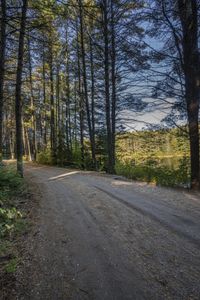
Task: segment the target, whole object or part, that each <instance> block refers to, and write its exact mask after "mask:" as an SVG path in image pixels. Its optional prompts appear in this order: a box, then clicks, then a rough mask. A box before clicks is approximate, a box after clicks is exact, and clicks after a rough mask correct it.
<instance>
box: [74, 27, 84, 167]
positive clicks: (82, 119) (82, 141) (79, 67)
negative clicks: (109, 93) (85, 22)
mask: <svg viewBox="0 0 200 300" xmlns="http://www.w3.org/2000/svg"><path fill="white" fill-rule="evenodd" d="M76 30H77V63H78V96H79V122H80V143H81V167H82V169H84V168H85V148H84V107H83V96H82V89H81V65H80V51H79V39H78V25H77V24H76Z"/></svg>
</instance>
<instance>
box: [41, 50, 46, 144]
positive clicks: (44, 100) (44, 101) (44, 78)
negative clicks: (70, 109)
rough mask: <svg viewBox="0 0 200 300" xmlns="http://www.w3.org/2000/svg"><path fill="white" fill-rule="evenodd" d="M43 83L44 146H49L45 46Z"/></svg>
mask: <svg viewBox="0 0 200 300" xmlns="http://www.w3.org/2000/svg"><path fill="white" fill-rule="evenodd" d="M42 81H43V103H44V123H43V124H44V137H43V138H44V146H45V147H46V145H47V114H46V68H45V46H44V44H43V54H42Z"/></svg>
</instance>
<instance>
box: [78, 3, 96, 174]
mask: <svg viewBox="0 0 200 300" xmlns="http://www.w3.org/2000/svg"><path fill="white" fill-rule="evenodd" d="M78 3H79V19H80V38H81V58H82V67H83V72H82V73H83V74H82V75H83V85H84V97H85V105H86V113H87V123H88V130H89V138H90V144H91V152H92V162H93V166H94V168H96V155H95V139H94V132H93V130H92V126H91V118H90V107H89V98H88V85H87V72H86V61H85V46H84V32H83V30H84V29H83V7H82V0H79V2H78Z"/></svg>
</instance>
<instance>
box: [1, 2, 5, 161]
mask: <svg viewBox="0 0 200 300" xmlns="http://www.w3.org/2000/svg"><path fill="white" fill-rule="evenodd" d="M0 41H1V44H0V164H1V162H2V159H3V101H4V100H3V86H4V73H5V50H6V0H1V30H0Z"/></svg>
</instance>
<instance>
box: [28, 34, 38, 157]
mask: <svg viewBox="0 0 200 300" xmlns="http://www.w3.org/2000/svg"><path fill="white" fill-rule="evenodd" d="M30 47H31V45H30V39H29V38H28V64H29V84H30V100H31V101H30V102H31V103H30V104H31V123H32V134H33V139H32V150H33V152H32V153H33V160H34V161H36V153H37V141H36V118H35V103H34V102H35V101H34V94H33V80H32V62H31V48H30Z"/></svg>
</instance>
